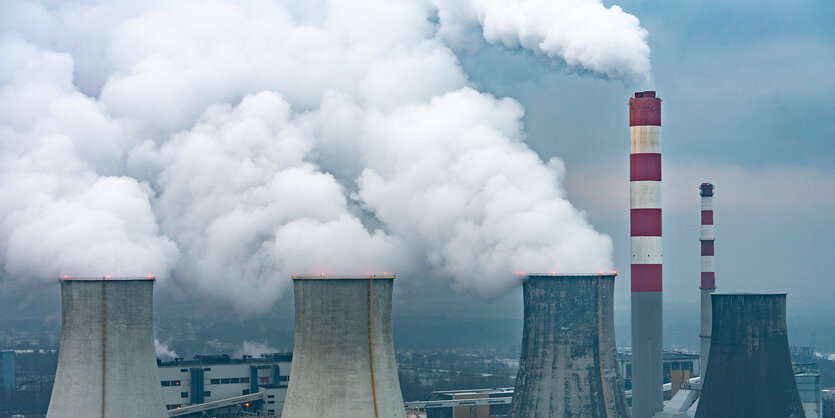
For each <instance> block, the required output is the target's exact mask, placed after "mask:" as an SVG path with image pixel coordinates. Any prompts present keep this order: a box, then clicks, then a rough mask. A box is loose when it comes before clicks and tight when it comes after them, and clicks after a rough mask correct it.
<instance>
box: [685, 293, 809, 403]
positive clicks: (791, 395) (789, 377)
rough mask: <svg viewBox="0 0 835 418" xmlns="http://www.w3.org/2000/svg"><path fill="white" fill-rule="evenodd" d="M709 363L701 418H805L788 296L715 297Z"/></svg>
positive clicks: (701, 401) (703, 387)
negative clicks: (796, 375) (794, 363)
mask: <svg viewBox="0 0 835 418" xmlns="http://www.w3.org/2000/svg"><path fill="white" fill-rule="evenodd" d="M711 304H712V305H713V326H712V336H711V337H712V338H711V341H710V361H709V362H708V363H707V373H706V374H705V381H704V385H703V386H702V393H701V398H700V399H699V407H698V409H697V410H696V418H726V417H727V418H745V417H751V418H778V417H779V418H801V417H803V416H804V413H803V406H802V405H801V403H800V395H799V394H798V391H797V383H796V382H795V379H794V373H793V371H792V363H791V357H790V356H789V342H788V338H787V336H786V295H785V294H713V295H712V297H711Z"/></svg>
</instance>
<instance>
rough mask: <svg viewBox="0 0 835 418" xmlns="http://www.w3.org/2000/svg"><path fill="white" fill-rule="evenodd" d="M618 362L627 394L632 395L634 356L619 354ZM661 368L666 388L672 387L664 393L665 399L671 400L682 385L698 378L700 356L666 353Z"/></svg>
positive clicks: (627, 353) (624, 353) (626, 353)
mask: <svg viewBox="0 0 835 418" xmlns="http://www.w3.org/2000/svg"><path fill="white" fill-rule="evenodd" d="M618 362H619V363H620V370H621V373H622V375H623V384H624V387H625V388H626V390H627V391H629V392H627V394H628V395H631V391H632V370H633V364H632V354H631V353H629V352H623V353H618ZM661 368H662V370H663V372H664V387H665V388H666V387H667V386H669V387H670V389H667V390H665V391H664V399H665V400H669V399H670V398H671V397H672V396H675V394H676V392H678V388H679V386H680V385H681V384H682V383H686V382H688V381H690V379H692V378H693V377H696V376H698V371H699V355H697V354H687V353H679V352H674V351H665V352H664V360H663V363H662V366H661ZM630 398H631V396H630ZM630 403H631V402H630Z"/></svg>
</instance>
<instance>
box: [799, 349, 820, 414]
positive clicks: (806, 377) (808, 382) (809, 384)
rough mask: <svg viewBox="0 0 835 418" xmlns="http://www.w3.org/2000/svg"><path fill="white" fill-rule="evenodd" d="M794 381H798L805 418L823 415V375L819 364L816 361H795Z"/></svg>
mask: <svg viewBox="0 0 835 418" xmlns="http://www.w3.org/2000/svg"><path fill="white" fill-rule="evenodd" d="M792 369H793V370H794V381H795V382H796V383H797V392H798V394H799V395H800V403H801V404H802V405H803V413H804V414H805V415H804V416H805V418H820V417H821V376H820V371H819V370H818V365H817V364H815V363H801V364H798V363H795V364H794V365H793V366H792Z"/></svg>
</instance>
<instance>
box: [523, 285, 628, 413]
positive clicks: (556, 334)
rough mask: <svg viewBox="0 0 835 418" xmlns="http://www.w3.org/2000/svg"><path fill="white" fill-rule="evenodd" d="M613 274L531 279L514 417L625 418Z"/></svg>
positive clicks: (526, 296) (525, 293)
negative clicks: (617, 343)
mask: <svg viewBox="0 0 835 418" xmlns="http://www.w3.org/2000/svg"><path fill="white" fill-rule="evenodd" d="M614 286H615V274H614V273H612V274H602V273H601V274H591V275H557V274H549V275H529V276H527V277H525V280H524V282H523V284H522V294H523V300H524V328H523V332H522V354H521V357H520V360H519V372H518V374H517V377H516V387H515V389H514V392H513V401H512V404H511V413H510V416H511V417H516V418H529V417H566V418H568V417H577V418H580V417H628V416H629V409H628V406H627V404H626V396H625V394H624V389H623V381H622V380H621V377H620V371H619V367H618V361H617V352H616V349H615V326H614V320H613V316H614V314H613V309H614V307H613V301H614Z"/></svg>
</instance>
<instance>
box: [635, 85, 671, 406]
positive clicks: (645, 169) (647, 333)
mask: <svg viewBox="0 0 835 418" xmlns="http://www.w3.org/2000/svg"><path fill="white" fill-rule="evenodd" d="M629 134H630V135H629V136H630V146H629V150H630V151H629V152H630V154H629V208H630V210H629V228H630V233H629V237H630V238H629V239H630V245H631V248H632V260H631V266H630V269H631V270H630V276H631V277H630V278H631V280H632V415H634V416H635V417H636V418H650V417H652V416H654V415H655V413H656V412H659V411H661V409H662V408H663V407H664V405H663V400H664V392H663V384H664V380H663V378H664V371H663V369H662V362H663V344H662V339H663V336H662V328H661V327H662V322H663V321H662V319H663V317H662V314H663V309H662V307H663V306H662V293H661V290H662V285H661V282H662V262H661V235H662V234H661V99H660V98H658V97H655V92H654V91H644V92H637V93H635V97H633V98H630V99H629Z"/></svg>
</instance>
